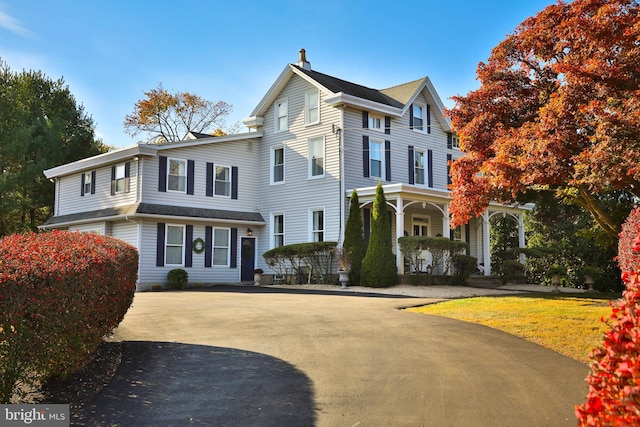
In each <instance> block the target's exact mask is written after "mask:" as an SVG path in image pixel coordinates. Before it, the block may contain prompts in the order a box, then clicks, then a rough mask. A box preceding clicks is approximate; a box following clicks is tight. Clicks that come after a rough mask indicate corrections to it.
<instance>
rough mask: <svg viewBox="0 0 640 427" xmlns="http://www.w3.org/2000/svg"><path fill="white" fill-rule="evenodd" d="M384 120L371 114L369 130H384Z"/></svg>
mask: <svg viewBox="0 0 640 427" xmlns="http://www.w3.org/2000/svg"><path fill="white" fill-rule="evenodd" d="M383 127H384V118H383V117H381V116H375V115H373V114H369V129H377V130H383Z"/></svg>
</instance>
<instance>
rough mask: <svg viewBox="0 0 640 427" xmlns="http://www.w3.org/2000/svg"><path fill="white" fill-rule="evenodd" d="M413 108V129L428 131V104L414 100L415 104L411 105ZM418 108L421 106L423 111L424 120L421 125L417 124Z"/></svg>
mask: <svg viewBox="0 0 640 427" xmlns="http://www.w3.org/2000/svg"><path fill="white" fill-rule="evenodd" d="M411 108H412V112H411V113H412V117H413V123H412V124H411V129H412V130H413V131H415V132H422V133H427V120H426V117H425V116H426V114H427V105H426V104H424V103H422V102H414V103H413V105H412V106H411ZM416 108H420V110H421V111H422V117H421V119H420V120H422V124H421V125H420V127H417V126H416V110H415V109H416Z"/></svg>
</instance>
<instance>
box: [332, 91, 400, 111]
mask: <svg viewBox="0 0 640 427" xmlns="http://www.w3.org/2000/svg"><path fill="white" fill-rule="evenodd" d="M325 102H326V103H327V104H328V105H330V106H332V107H337V106H339V105H349V106H353V107H357V108H361V109H363V110H372V111H377V112H380V113H382V114H386V115H389V116H394V117H401V116H402V114H403V112H402V110H401V109H400V108H396V107H392V106H390V105H385V104H381V103H379V102H375V101H369V100H368V99H364V98H359V97H357V96H353V95H349V94H346V93H343V92H339V93H337V94H335V95H334V96H330V97H327V98H326V99H325Z"/></svg>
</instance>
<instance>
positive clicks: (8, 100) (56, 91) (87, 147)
mask: <svg viewBox="0 0 640 427" xmlns="http://www.w3.org/2000/svg"><path fill="white" fill-rule="evenodd" d="M106 151H107V147H106V146H105V145H104V144H103V143H102V142H101V141H99V140H96V138H95V134H94V124H93V120H92V119H91V118H90V117H89V116H87V114H86V113H85V112H84V108H83V107H82V106H78V105H77V104H76V101H75V98H74V97H73V95H72V94H71V92H70V91H69V88H68V86H67V85H65V83H64V80H63V79H62V78H60V79H59V80H56V81H53V80H51V79H50V78H48V77H47V76H45V75H44V74H43V73H42V72H40V71H24V70H23V71H22V72H20V73H15V72H12V71H11V69H10V68H9V66H8V65H7V64H6V63H5V62H3V61H2V60H0V236H3V235H7V234H11V233H13V232H17V231H22V230H26V229H32V230H33V229H35V227H37V225H39V224H40V223H41V222H42V221H44V220H45V219H46V218H47V217H49V216H50V215H51V213H52V209H53V200H54V186H53V183H51V182H49V181H48V180H47V179H46V178H45V176H44V175H43V174H42V171H43V170H44V169H48V168H51V167H54V166H58V165H61V164H64V163H68V162H72V161H75V160H78V159H81V158H84V157H88V156H92V155H95V154H100V153H104V152H106Z"/></svg>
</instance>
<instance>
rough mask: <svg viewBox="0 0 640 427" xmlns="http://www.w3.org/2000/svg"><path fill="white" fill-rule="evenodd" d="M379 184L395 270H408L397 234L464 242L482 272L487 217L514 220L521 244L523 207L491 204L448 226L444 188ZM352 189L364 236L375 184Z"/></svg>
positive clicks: (487, 261) (487, 267) (486, 264)
mask: <svg viewBox="0 0 640 427" xmlns="http://www.w3.org/2000/svg"><path fill="white" fill-rule="evenodd" d="M382 188H383V190H384V195H385V198H386V200H387V205H388V209H389V211H390V213H391V215H390V217H391V234H392V242H393V247H392V250H393V252H394V253H395V255H396V266H397V268H398V274H405V273H408V271H405V261H404V256H403V255H402V253H401V251H400V249H399V245H398V237H401V236H430V237H440V236H442V237H449V238H451V239H452V240H460V241H463V242H467V243H468V244H469V255H471V256H474V257H476V258H477V259H478V263H479V264H482V266H483V274H484V275H485V276H490V275H491V251H490V233H491V227H490V219H491V218H492V217H493V216H495V215H504V216H507V215H508V216H510V217H511V218H512V219H513V220H514V225H517V228H518V240H519V246H520V247H524V246H525V235H524V216H523V214H524V210H526V209H527V207H522V206H505V205H499V204H491V205H490V206H489V207H488V208H487V209H486V210H485V211H484V212H483V214H482V215H481V216H479V217H476V218H473V219H471V220H470V221H469V222H468V223H467V224H465V225H464V226H459V227H456V228H454V229H451V228H450V221H449V218H450V215H449V203H450V197H449V192H448V191H443V190H437V189H433V188H422V187H416V186H414V185H408V184H402V183H398V184H387V185H383V186H382ZM355 190H356V192H357V193H358V198H359V200H360V209H361V211H362V213H363V224H364V233H365V238H367V239H368V236H369V232H370V229H371V228H370V225H371V207H372V205H373V201H374V199H375V196H376V187H361V188H356V189H355ZM349 194H351V191H349ZM523 261H524V260H523ZM427 264H428V263H427Z"/></svg>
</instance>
